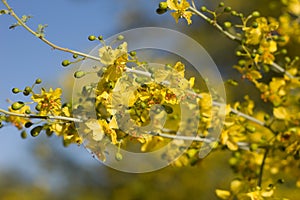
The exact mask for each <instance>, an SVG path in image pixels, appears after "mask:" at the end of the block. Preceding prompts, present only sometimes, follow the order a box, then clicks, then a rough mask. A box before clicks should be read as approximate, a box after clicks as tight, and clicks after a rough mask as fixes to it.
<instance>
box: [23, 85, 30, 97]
mask: <svg viewBox="0 0 300 200" xmlns="http://www.w3.org/2000/svg"><path fill="white" fill-rule="evenodd" d="M31 91H32V89H31V87H29V86H27V87H25V89H24V91H23V94H24V95H25V96H28V95H29V94H30V92H31Z"/></svg>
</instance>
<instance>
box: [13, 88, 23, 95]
mask: <svg viewBox="0 0 300 200" xmlns="http://www.w3.org/2000/svg"><path fill="white" fill-rule="evenodd" d="M12 92H13V93H14V94H17V93H19V92H21V90H20V89H19V88H13V89H12Z"/></svg>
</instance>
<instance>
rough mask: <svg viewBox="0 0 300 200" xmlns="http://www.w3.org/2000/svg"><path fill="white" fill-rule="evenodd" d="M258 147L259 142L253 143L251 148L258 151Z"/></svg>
mask: <svg viewBox="0 0 300 200" xmlns="http://www.w3.org/2000/svg"><path fill="white" fill-rule="evenodd" d="M257 149H258V144H255V143H253V144H251V145H250V150H251V151H256V150H257Z"/></svg>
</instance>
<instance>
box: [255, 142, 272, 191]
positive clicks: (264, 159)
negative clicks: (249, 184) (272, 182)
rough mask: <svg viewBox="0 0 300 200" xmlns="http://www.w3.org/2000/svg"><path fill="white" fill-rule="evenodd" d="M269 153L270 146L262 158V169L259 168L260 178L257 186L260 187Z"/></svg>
mask: <svg viewBox="0 0 300 200" xmlns="http://www.w3.org/2000/svg"><path fill="white" fill-rule="evenodd" d="M268 153H269V148H266V150H265V153H264V157H263V159H262V162H261V165H260V169H259V175H258V180H257V186H258V187H261V183H262V177H263V172H264V166H265V163H266V158H267V156H268Z"/></svg>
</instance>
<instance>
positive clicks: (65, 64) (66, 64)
mask: <svg viewBox="0 0 300 200" xmlns="http://www.w3.org/2000/svg"><path fill="white" fill-rule="evenodd" d="M70 64H71V62H70V61H69V60H64V61H62V63H61V65H62V66H64V67H66V66H68V65H70Z"/></svg>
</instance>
